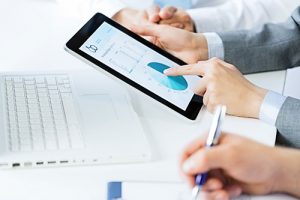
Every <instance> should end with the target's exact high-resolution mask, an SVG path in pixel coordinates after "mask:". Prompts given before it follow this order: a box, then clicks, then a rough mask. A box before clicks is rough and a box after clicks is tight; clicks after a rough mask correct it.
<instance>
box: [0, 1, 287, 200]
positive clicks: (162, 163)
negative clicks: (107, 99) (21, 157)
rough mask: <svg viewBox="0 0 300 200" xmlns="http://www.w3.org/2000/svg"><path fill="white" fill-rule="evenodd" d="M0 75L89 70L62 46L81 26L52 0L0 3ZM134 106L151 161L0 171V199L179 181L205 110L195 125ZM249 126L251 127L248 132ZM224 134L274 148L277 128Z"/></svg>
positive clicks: (269, 82)
mask: <svg viewBox="0 0 300 200" xmlns="http://www.w3.org/2000/svg"><path fill="white" fill-rule="evenodd" d="M0 25H1V29H0V44H1V48H0V71H1V72H5V71H20V70H21V71H24V70H28V71H29V70H32V71H37V70H38V71H44V70H45V71H46V70H89V69H90V68H89V67H88V66H87V65H85V64H83V63H82V62H80V61H78V60H77V59H75V58H73V57H72V56H70V55H69V54H67V53H66V52H65V51H64V50H63V46H64V43H65V42H66V41H67V40H68V39H69V38H70V37H71V36H72V34H73V33H75V31H77V30H78V29H79V28H80V27H81V26H82V25H83V20H81V21H79V20H74V19H71V18H68V17H66V16H64V15H63V13H62V12H61V11H59V9H58V8H57V4H56V3H55V2H54V1H50V0H9V1H8V0H6V1H5V0H1V3H0ZM247 78H249V79H250V80H251V81H253V82H255V83H256V84H258V85H260V86H263V87H267V88H269V89H272V90H275V91H278V92H282V89H283V83H284V78H285V72H272V73H264V74H256V75H250V76H247ZM132 96H134V97H137V98H135V99H136V100H135V101H134V107H135V109H136V111H137V113H138V114H139V116H140V118H141V121H142V123H143V126H144V128H145V132H146V134H147V136H148V137H149V140H150V143H151V146H152V149H153V153H154V155H155V156H154V160H153V162H149V163H144V164H127V165H106V166H80V167H78V166H77V167H61V168H42V169H14V170H4V171H0V188H1V190H0V199H5V200H11V199H30V200H35V199H72V200H77V199H78V200H79V199H80V200H87V199H89V200H100V199H101V200H103V199H105V197H106V183H107V181H110V180H157V181H179V180H180V177H179V175H178V166H177V158H178V154H179V152H180V150H181V149H182V148H183V146H185V145H186V144H187V143H188V142H189V141H191V140H192V139H193V138H195V137H197V136H198V135H200V134H201V133H203V132H204V131H205V130H207V128H208V125H209V122H210V118H211V115H210V114H209V113H207V112H205V111H204V110H203V111H202V117H201V118H200V120H199V121H198V122H197V123H194V124H190V123H186V122H183V121H182V120H180V119H178V118H177V117H175V116H173V115H172V114H168V113H165V112H161V111H160V109H159V108H158V107H156V106H155V105H153V104H152V103H149V102H148V101H147V100H145V99H144V98H143V97H142V96H137V95H136V94H132ZM250 127H251V128H250ZM224 129H225V130H226V131H230V132H233V133H241V134H243V135H245V136H247V137H250V138H253V139H255V140H257V141H260V142H263V143H266V144H269V145H273V144H274V141H275V130H276V129H275V128H274V127H271V126H269V125H266V124H264V123H261V122H258V120H253V119H242V118H237V117H227V119H226V122H225V126H224Z"/></svg>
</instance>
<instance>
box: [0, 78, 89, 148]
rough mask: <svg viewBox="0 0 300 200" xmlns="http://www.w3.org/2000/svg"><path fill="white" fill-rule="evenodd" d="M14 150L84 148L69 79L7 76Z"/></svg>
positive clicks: (11, 145) (8, 123)
mask: <svg viewBox="0 0 300 200" xmlns="http://www.w3.org/2000/svg"><path fill="white" fill-rule="evenodd" d="M4 80H5V87H6V93H5V94H6V104H7V105H8V106H7V108H6V112H7V113H8V114H7V116H8V121H7V125H8V127H9V128H8V130H10V131H8V134H9V137H8V138H9V141H8V145H9V148H10V150H11V151H33V150H34V151H43V150H56V149H70V148H83V146H84V145H83V141H82V137H81V132H80V129H79V127H78V124H79V121H78V118H77V115H76V110H75V104H74V99H73V96H72V90H71V85H70V80H69V77H68V76H66V75H45V76H44V75H37V76H32V75H31V76H27V75H22V76H7V77H6V78H5V79H4Z"/></svg>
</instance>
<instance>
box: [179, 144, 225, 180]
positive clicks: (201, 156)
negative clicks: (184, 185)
mask: <svg viewBox="0 0 300 200" xmlns="http://www.w3.org/2000/svg"><path fill="white" fill-rule="evenodd" d="M229 162H230V161H228V158H227V157H226V152H225V148H223V146H215V147H213V148H210V149H207V148H206V149H200V150H198V151H197V152H195V153H194V154H193V155H192V156H190V157H189V158H188V159H187V160H186V161H185V162H184V163H183V165H182V170H183V172H184V173H186V174H188V175H196V174H198V173H205V172H208V171H210V170H213V169H226V168H227V164H228V163H229Z"/></svg>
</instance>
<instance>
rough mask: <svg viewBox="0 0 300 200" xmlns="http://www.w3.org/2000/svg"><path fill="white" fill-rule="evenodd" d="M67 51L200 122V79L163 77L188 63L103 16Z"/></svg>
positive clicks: (72, 41) (88, 25)
mask: <svg viewBox="0 0 300 200" xmlns="http://www.w3.org/2000/svg"><path fill="white" fill-rule="evenodd" d="M65 49H66V50H67V51H68V52H69V53H71V54H72V55H75V56H76V57H77V58H80V59H81V60H84V61H86V62H88V63H89V64H91V66H93V67H94V68H96V69H98V70H100V71H102V72H106V73H105V74H107V75H109V76H111V77H113V78H117V79H119V80H121V81H123V82H124V83H127V84H128V85H130V86H132V87H133V88H135V89H137V90H139V91H141V92H142V93H144V94H145V95H147V96H149V97H151V98H152V99H154V100H155V101H156V102H158V103H159V104H161V105H164V107H167V108H169V109H170V110H173V111H174V112H176V113H178V114H180V115H181V116H184V117H185V118H187V119H190V120H195V119H196V118H197V115H198V113H199V111H200V109H201V107H202V97H200V96H198V95H195V94H194V92H193V87H194V86H195V85H196V84H197V83H198V82H199V81H200V80H201V77H199V76H176V77H168V76H166V75H164V74H163V71H164V70H165V69H168V68H170V67H174V66H179V65H185V64H186V63H184V62H183V61H181V60H180V59H178V58H176V57H174V56H172V55H171V54H169V53H168V52H166V51H164V50H162V49H160V48H159V47H157V46H155V45H153V44H152V43H151V42H149V41H147V40H145V39H144V38H142V37H140V36H139V35H137V34H135V33H133V32H131V31H130V30H128V29H126V28H125V27H123V26H121V25H120V24H118V23H116V22H115V21H113V20H111V19H110V18H108V17H106V16H104V15H103V14H100V13H97V14H95V15H94V16H93V17H92V18H91V19H90V20H89V21H88V22H87V23H86V24H85V25H84V26H83V27H82V28H81V29H80V30H79V31H78V32H77V33H76V34H75V35H74V36H73V37H72V38H71V39H70V40H69V41H68V42H67V44H66V48H65Z"/></svg>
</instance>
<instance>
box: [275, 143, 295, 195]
mask: <svg viewBox="0 0 300 200" xmlns="http://www.w3.org/2000/svg"><path fill="white" fill-rule="evenodd" d="M274 154H275V159H276V162H277V166H280V167H279V168H278V173H277V175H276V179H277V180H276V182H277V183H278V184H277V185H276V186H275V188H274V189H273V192H283V193H288V194H290V195H293V196H296V197H300V190H299V188H300V167H299V166H300V151H299V150H294V149H287V148H274Z"/></svg>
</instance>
